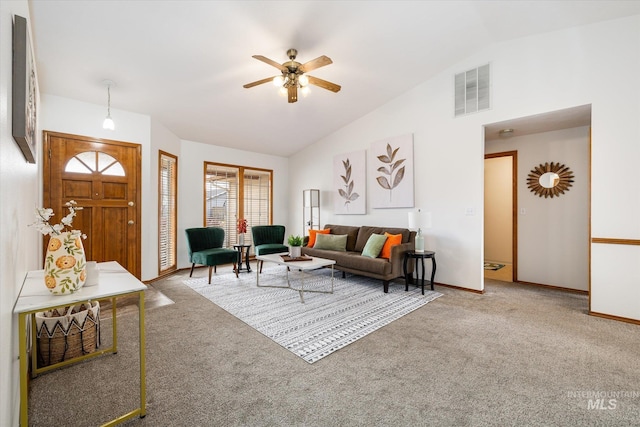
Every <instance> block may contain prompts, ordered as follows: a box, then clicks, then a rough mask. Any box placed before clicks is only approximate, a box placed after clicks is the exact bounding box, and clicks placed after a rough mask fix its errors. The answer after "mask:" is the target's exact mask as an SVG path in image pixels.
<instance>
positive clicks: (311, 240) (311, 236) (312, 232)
mask: <svg viewBox="0 0 640 427" xmlns="http://www.w3.org/2000/svg"><path fill="white" fill-rule="evenodd" d="M330 231H331V229H330V228H325V229H324V230H309V243H307V247H308V248H312V247H313V245H315V244H316V234H329V232H330Z"/></svg>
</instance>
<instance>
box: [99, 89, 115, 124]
mask: <svg viewBox="0 0 640 427" xmlns="http://www.w3.org/2000/svg"><path fill="white" fill-rule="evenodd" d="M102 84H103V85H105V86H106V87H107V117H106V118H105V119H104V122H102V127H103V128H104V129H109V130H114V129H115V127H116V126H115V123H113V119H112V118H111V86H115V83H113V82H112V81H111V80H104V81H103V82H102Z"/></svg>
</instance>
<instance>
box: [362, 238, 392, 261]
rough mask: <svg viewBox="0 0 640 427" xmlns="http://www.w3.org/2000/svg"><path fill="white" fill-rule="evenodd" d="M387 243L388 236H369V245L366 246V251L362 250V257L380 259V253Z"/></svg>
mask: <svg viewBox="0 0 640 427" xmlns="http://www.w3.org/2000/svg"><path fill="white" fill-rule="evenodd" d="M386 241H387V236H384V235H382V234H372V235H371V236H369V239H368V240H367V243H366V244H365V245H364V249H363V250H362V256H366V257H369V258H378V255H380V251H381V250H382V247H383V246H384V242H386Z"/></svg>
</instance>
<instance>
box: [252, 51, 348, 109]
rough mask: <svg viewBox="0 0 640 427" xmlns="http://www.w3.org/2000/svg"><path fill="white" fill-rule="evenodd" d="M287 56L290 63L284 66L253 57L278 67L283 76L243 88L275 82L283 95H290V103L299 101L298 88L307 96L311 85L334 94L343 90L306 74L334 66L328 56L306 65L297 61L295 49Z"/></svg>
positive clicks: (256, 82) (260, 57)
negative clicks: (327, 66)
mask: <svg viewBox="0 0 640 427" xmlns="http://www.w3.org/2000/svg"><path fill="white" fill-rule="evenodd" d="M287 56H288V57H289V61H287V62H285V63H283V64H278V63H277V62H275V61H273V60H271V59H269V58H267V57H264V56H262V55H253V58H256V59H257V60H259V61H262V62H265V63H267V64H269V65H271V66H274V67H276V68H277V69H278V70H280V72H281V73H282V75H281V76H275V77H267V78H266V79H262V80H258V81H255V82H252V83H247V84H246V85H244V86H243V87H245V88H247V89H249V88H251V87H254V86H258V85H261V84H263V83H268V82H273V84H274V85H276V86H278V87H280V90H281V91H282V92H283V93H286V94H287V95H288V100H289V103H292V102H296V101H298V88H300V90H301V92H302V93H303V94H305V93H306V92H308V90H309V85H310V84H312V85H315V86H318V87H321V88H323V89H327V90H330V91H332V92H338V91H339V90H340V89H341V87H340V85H337V84H335V83H331V82H328V81H326V80H322V79H319V78H317V77H313V76H308V75H306V74H305V73H307V72H309V71H311V70H315V69H316V68H320V67H324V66H325V65H329V64H332V63H333V61H331V58H329V57H328V56H324V55H322V56H319V57H317V58H316V59H313V60H311V61H309V62H305V63H304V64H300V63H299V62H297V61H296V56H298V51H297V50H295V49H289V50H288V51H287Z"/></svg>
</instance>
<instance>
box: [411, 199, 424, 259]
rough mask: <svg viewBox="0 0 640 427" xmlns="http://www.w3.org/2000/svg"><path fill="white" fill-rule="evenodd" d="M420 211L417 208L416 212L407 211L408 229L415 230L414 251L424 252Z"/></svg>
mask: <svg viewBox="0 0 640 427" xmlns="http://www.w3.org/2000/svg"><path fill="white" fill-rule="evenodd" d="M421 222H422V212H421V210H420V209H418V212H409V229H410V230H417V231H418V233H417V234H416V249H415V251H416V253H423V252H424V236H423V235H422V228H421Z"/></svg>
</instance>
